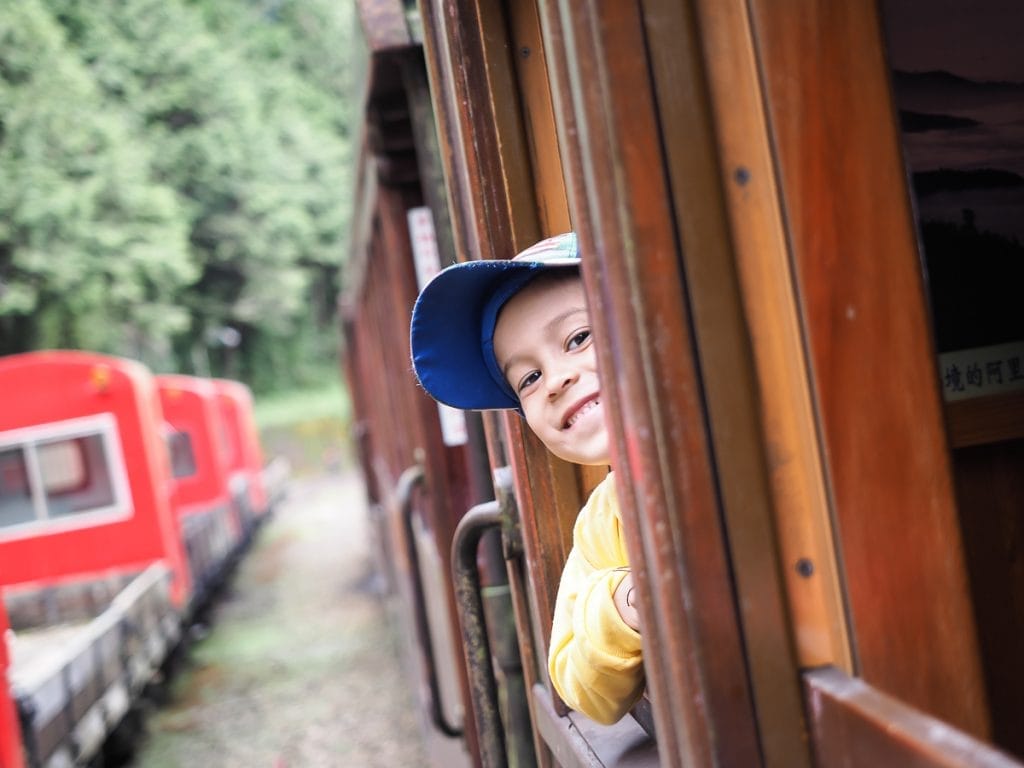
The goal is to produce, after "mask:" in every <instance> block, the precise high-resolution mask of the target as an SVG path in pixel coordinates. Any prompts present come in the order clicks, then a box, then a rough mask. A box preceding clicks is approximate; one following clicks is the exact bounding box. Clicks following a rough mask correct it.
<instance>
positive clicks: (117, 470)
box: [0, 413, 132, 539]
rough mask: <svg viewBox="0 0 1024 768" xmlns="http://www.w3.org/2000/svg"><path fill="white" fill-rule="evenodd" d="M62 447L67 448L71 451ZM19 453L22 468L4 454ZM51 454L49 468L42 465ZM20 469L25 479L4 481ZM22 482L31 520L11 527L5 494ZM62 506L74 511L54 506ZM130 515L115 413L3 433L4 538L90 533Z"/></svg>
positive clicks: (0, 491)
mask: <svg viewBox="0 0 1024 768" xmlns="http://www.w3.org/2000/svg"><path fill="white" fill-rule="evenodd" d="M58 446H68V447H69V448H70V449H71V452H68V451H67V450H66V449H63V448H57V447H58ZM58 450H59V451H61V453H58V452H57V451H58ZM15 452H17V454H16V455H18V454H20V459H21V461H20V463H19V462H17V459H15V460H14V461H12V462H11V463H10V464H7V461H6V460H5V459H6V455H8V454H11V453H15ZM47 453H49V454H50V465H49V467H47V466H44V465H45V463H46V460H47ZM75 462H78V463H77V464H75ZM19 470H20V472H21V477H20V478H18V479H16V480H14V482H11V480H12V478H11V477H10V476H7V477H4V476H2V475H3V473H7V472H18V471H19ZM47 471H49V477H48V478H47V477H46V474H45V473H46V472H47ZM61 472H63V474H60V473H61ZM79 476H80V477H79ZM19 480H20V483H21V484H22V486H23V487H22V488H21V489H18V490H24V491H25V492H26V495H25V498H26V500H27V501H28V502H29V504H30V505H31V512H32V516H31V517H27V516H23V519H18V520H14V521H11V522H7V521H6V520H5V517H6V515H5V513H4V506H5V503H7V502H5V497H6V495H7V494H6V492H5V490H4V489H5V487H9V486H16V485H17V484H18V481H19ZM47 480H48V481H49V482H47ZM87 491H88V492H90V493H92V495H93V498H92V499H89V495H88V493H86V492H87ZM76 495H77V497H76ZM83 499H84V503H83ZM61 501H64V502H66V503H67V504H69V505H70V508H69V509H67V510H66V511H61V510H59V509H58V507H57V503H56V502H61ZM90 502H91V503H90ZM77 504H81V505H82V506H80V507H76V506H75V505H77ZM131 514H132V505H131V493H130V491H129V486H128V474H127V472H126V471H125V466H124V452H123V451H122V448H121V440H120V436H119V435H118V431H117V419H116V418H115V417H114V415H113V414H112V413H102V414H97V415H95V416H85V417H82V418H78V419H68V420H66V421H58V422H51V423H49V424H41V425H38V426H32V427H24V428H20V429H14V430H9V431H7V432H0V539H15V538H27V537H31V536H37V535H39V534H43V533H47V534H48V533H55V532H57V531H64V530H71V529H75V528H88V527H92V526H95V525H100V524H104V523H110V522H114V521H116V520H119V519H125V518H128V517H130V516H131Z"/></svg>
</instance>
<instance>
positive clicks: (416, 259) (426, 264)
mask: <svg viewBox="0 0 1024 768" xmlns="http://www.w3.org/2000/svg"><path fill="white" fill-rule="evenodd" d="M406 219H407V220H408V222H409V240H410V242H411V243H412V259H413V263H414V264H415V266H416V282H417V284H418V285H419V287H420V290H421V291H422V290H423V286H425V285H426V284H427V283H429V282H430V278H432V277H433V276H434V275H436V274H437V273H438V272H439V271H440V270H441V254H440V253H439V252H438V250H437V235H436V233H435V232H434V216H433V214H432V213H431V212H430V209H429V208H428V207H427V206H425V205H422V206H420V207H418V208H410V209H409V210H408V211H407V212H406Z"/></svg>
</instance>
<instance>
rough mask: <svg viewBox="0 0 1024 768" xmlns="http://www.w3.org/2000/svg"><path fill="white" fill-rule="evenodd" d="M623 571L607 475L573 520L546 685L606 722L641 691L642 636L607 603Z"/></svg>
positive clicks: (616, 717) (610, 478)
mask: <svg viewBox="0 0 1024 768" xmlns="http://www.w3.org/2000/svg"><path fill="white" fill-rule="evenodd" d="M628 567H629V563H628V560H627V558H626V547H625V542H624V541H623V539H622V532H621V522H620V518H619V512H618V501H617V499H616V496H615V486H614V479H613V476H612V475H610V474H609V475H608V477H607V478H606V479H605V480H603V481H602V482H601V484H600V485H598V487H597V488H595V489H594V492H593V493H592V494H591V496H590V498H589V499H588V500H587V503H586V505H584V507H583V509H582V510H581V511H580V514H579V517H578V518H577V520H576V525H575V527H574V529H573V546H572V550H571V551H570V553H569V558H568V560H567V561H566V564H565V568H564V570H563V571H562V578H561V581H560V582H559V586H558V597H557V598H556V600H555V617H554V622H553V624H552V628H551V648H550V650H549V652H548V670H549V672H550V674H551V681H552V683H553V684H554V686H555V690H557V691H558V694H559V695H560V696H561V697H562V699H563V700H564V701H565V703H566V704H568V705H569V706H570V707H572V708H573V709H575V710H577V711H579V712H582V713H583V714H585V715H587V716H588V717H590V718H591V719H593V720H595V721H597V722H599V723H605V724H610V723H614V722H616V721H617V720H619V719H620V718H621V717H622V716H623V715H625V714H626V713H627V712H628V711H629V710H630V708H631V707H632V706H633V704H634V703H635V702H636V700H637V698H638V697H639V696H640V694H641V692H642V691H643V687H644V672H643V664H642V658H641V651H640V634H639V633H638V632H636V631H635V630H634V629H632V628H631V627H630V626H629V625H627V624H626V623H625V622H624V621H623V620H622V617H621V616H619V612H618V610H617V609H616V608H615V603H614V600H613V595H614V593H615V588H616V587H618V585H619V582H621V581H622V579H623V578H624V577H625V575H626V571H627V570H628Z"/></svg>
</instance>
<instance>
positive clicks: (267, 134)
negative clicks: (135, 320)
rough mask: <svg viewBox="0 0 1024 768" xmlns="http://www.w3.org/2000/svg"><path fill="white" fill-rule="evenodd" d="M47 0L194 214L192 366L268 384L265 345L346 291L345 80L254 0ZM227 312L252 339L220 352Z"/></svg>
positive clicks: (286, 372)
mask: <svg viewBox="0 0 1024 768" xmlns="http://www.w3.org/2000/svg"><path fill="white" fill-rule="evenodd" d="M47 4H48V6H49V7H50V8H51V9H52V11H53V13H54V14H55V16H56V18H57V19H59V21H60V22H61V24H62V25H63V26H64V27H65V29H66V30H67V34H68V38H69V40H70V41H71V42H72V44H73V45H74V46H75V48H76V49H77V51H78V53H79V56H80V57H81V59H82V60H83V61H84V62H85V63H86V64H87V66H88V67H89V68H90V70H91V71H92V72H93V73H94V77H95V78H96V80H97V82H99V83H100V85H101V87H102V89H103V92H104V94H105V98H106V99H107V101H108V102H112V103H114V104H116V105H117V106H118V107H119V108H122V109H128V108H131V109H134V110H136V111H137V113H138V116H139V117H138V120H139V124H140V126H141V128H142V131H143V133H144V135H145V139H146V141H147V143H148V144H149V145H150V146H152V147H153V148H154V150H153V156H154V164H153V174H154V178H156V179H159V180H160V181H161V182H163V183H166V184H168V185H170V186H171V187H173V188H174V189H175V190H176V191H177V193H178V196H179V199H180V201H181V203H182V205H183V207H184V208H185V210H186V212H187V215H188V217H189V243H190V248H191V256H192V258H193V260H194V261H195V262H196V263H197V265H198V266H199V269H200V273H199V277H198V279H197V280H196V281H195V282H194V283H193V284H192V285H191V286H189V287H188V288H187V289H186V290H185V291H183V293H182V294H181V302H182V306H183V307H184V308H185V309H186V310H187V311H188V313H189V317H190V325H189V329H188V332H187V333H183V334H179V335H178V337H177V338H176V343H175V349H176V351H177V355H178V366H179V367H180V368H182V369H185V370H189V369H192V370H196V371H197V372H200V373H206V372H212V373H215V374H219V373H228V374H234V375H242V376H243V377H244V378H248V379H257V378H259V379H261V380H263V381H266V382H268V384H269V382H270V380H271V379H272V378H273V376H272V375H262V376H257V372H256V371H255V370H254V369H253V367H254V366H256V365H258V364H259V362H258V361H261V360H269V359H273V357H274V356H273V355H270V354H266V353H259V352H258V348H259V347H261V346H265V345H281V344H288V343H289V341H290V340H292V339H294V338H296V337H299V336H303V335H304V334H306V331H305V330H304V328H305V326H306V325H308V324H309V323H311V322H315V321H317V320H319V321H320V322H321V324H322V323H323V322H324V320H325V316H327V315H329V307H332V306H333V292H332V291H329V292H328V293H329V294H330V295H329V296H328V297H327V298H324V291H323V286H324V284H325V283H326V284H328V285H330V284H332V283H333V280H334V275H335V274H336V272H337V268H338V262H339V255H340V253H341V247H340V243H341V241H342V237H343V233H344V229H345V210H346V208H345V206H344V196H343V195H342V194H340V191H341V190H343V189H346V188H347V177H346V175H345V169H346V167H347V162H346V160H347V144H346V143H345V141H344V137H343V135H342V131H341V128H340V126H341V124H342V121H340V120H339V119H338V111H337V110H336V109H335V108H333V107H332V106H331V103H332V99H333V96H332V95H331V94H328V93H326V92H325V91H324V90H323V88H322V87H321V86H319V85H318V84H316V83H315V82H312V81H311V80H309V79H308V78H303V77H302V76H301V72H300V70H299V69H298V68H297V67H296V66H295V65H294V62H295V60H296V59H297V58H298V57H297V56H291V55H285V53H284V52H285V51H287V50H288V49H289V47H290V46H291V47H293V48H294V47H295V46H296V45H300V44H299V43H297V41H296V38H295V37H294V36H293V35H292V33H291V32H290V31H289V29H290V28H288V27H286V25H284V23H283V22H281V21H280V20H277V19H274V18H272V17H270V16H267V15H266V14H260V13H258V12H257V10H258V9H257V8H256V7H255V6H253V5H252V4H250V3H246V2H242V0H225V2H223V3H218V4H216V6H214V5H213V4H206V5H204V4H197V5H193V4H189V3H186V2H180V1H179V2H164V1H160V2H158V1H157V0H88V1H86V0H47ZM214 8H216V10H215V11H214ZM254 43H258V44H254ZM311 304H313V305H318V306H316V309H317V311H314V312H312V313H311V312H310V311H309V308H310V305H311ZM224 326H230V327H233V328H234V329H237V330H238V331H239V332H240V333H241V341H240V347H239V349H238V350H237V351H234V352H230V351H229V352H227V353H226V354H220V353H219V351H218V350H216V349H215V350H214V354H213V355H209V354H208V352H209V346H210V342H211V340H213V341H215V340H216V339H218V338H223V334H220V333H218V329H220V328H223V327H224ZM325 332H329V333H330V334H331V336H333V333H334V331H333V328H328V329H325ZM293 346H294V345H293ZM314 346H315V345H314ZM332 352H333V350H332ZM309 354H310V357H311V358H312V357H315V356H316V351H315V350H313V351H310V353H309ZM304 362H305V363H309V362H310V360H309V359H307V360H305V361H304ZM207 366H209V370H207ZM303 367H304V366H303V365H302V364H298V365H291V366H289V367H287V368H281V369H279V370H277V371H275V372H273V374H274V375H277V376H280V377H281V378H284V379H285V380H287V379H288V378H296V377H299V376H301V373H302V370H303Z"/></svg>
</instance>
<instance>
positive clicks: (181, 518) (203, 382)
mask: <svg viewBox="0 0 1024 768" xmlns="http://www.w3.org/2000/svg"><path fill="white" fill-rule="evenodd" d="M156 381H157V386H158V388H159V391H160V405H161V408H162V411H163V417H164V419H165V422H166V441H167V447H168V452H169V454H170V459H171V475H172V477H173V485H172V487H171V506H172V508H173V510H174V514H175V516H176V519H177V521H178V526H179V529H180V532H181V539H182V541H183V542H184V544H185V551H186V554H187V556H188V563H189V568H190V572H191V576H192V582H193V593H192V596H191V599H192V603H193V605H195V606H197V607H198V605H201V604H202V603H203V602H205V600H206V599H207V598H208V597H209V595H210V593H211V592H212V591H213V590H214V589H215V588H216V586H217V585H218V584H219V583H220V582H221V581H222V579H223V578H224V576H225V574H226V571H227V569H228V567H229V565H230V564H231V561H232V558H233V556H234V555H235V553H236V552H237V551H238V550H239V548H240V547H241V544H242V541H243V539H244V534H245V524H244V521H243V519H242V517H241V514H240V510H238V509H236V508H235V504H234V503H233V501H232V498H231V492H230V489H229V481H230V476H229V471H228V463H227V462H228V457H227V450H226V446H225V442H226V440H227V436H226V432H227V427H226V426H225V425H224V423H223V421H222V414H221V407H220V403H219V400H218V388H217V386H216V385H215V384H214V383H213V382H211V381H209V380H207V379H200V378H197V377H194V376H183V375H171V374H161V375H158V376H157V377H156Z"/></svg>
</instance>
